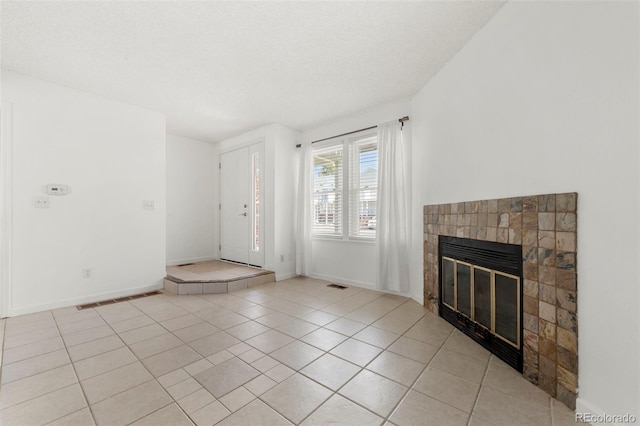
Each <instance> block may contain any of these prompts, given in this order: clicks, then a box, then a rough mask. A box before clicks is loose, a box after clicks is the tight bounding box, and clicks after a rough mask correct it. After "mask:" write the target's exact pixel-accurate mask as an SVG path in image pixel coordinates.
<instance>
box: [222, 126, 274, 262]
mask: <svg viewBox="0 0 640 426" xmlns="http://www.w3.org/2000/svg"><path fill="white" fill-rule="evenodd" d="M255 146H259V147H260V150H259V152H260V154H261V160H260V162H261V166H262V168H263V169H264V168H265V164H266V161H265V151H266V143H265V138H264V137H259V138H255V139H250V140H247V141H243V142H242V143H238V144H236V145H234V146H232V147H228V148H227V149H224V150H221V151H219V152H218V158H217V160H218V161H217V162H218V167H217V168H216V170H217V172H218V173H217V180H218V215H217V222H218V223H217V225H218V235H217V239H218V259H220V260H224V259H222V214H221V209H220V205H221V204H222V185H223V182H222V169H221V165H222V156H223V155H224V154H229V153H231V152H234V151H239V150H241V149H244V148H249V149H248V152H249V154H251V153H252V150H251V148H253V147H255ZM247 161H249V162H250V156H249V157H248V158H247ZM249 168H251V164H250V163H249ZM261 177H262V182H265V173H264V170H263V171H262V176H261ZM264 189H265V183H263V184H262V185H260V197H261V198H262V199H264V195H265V191H264ZM265 212H266V208H265V203H262V206H261V213H262V216H261V218H260V229H261V230H263V232H261V234H260V237H261V239H262V243H261V246H262V265H261V266H259V267H260V268H263V269H264V264H265V262H266V257H267V256H266V247H267V246H266V244H265V243H266V239H265V232H264V229H265V227H264V224H265V222H266V221H265ZM248 247H249V250H251V245H250V244H249V246H248ZM236 263H239V264H243V263H241V262H236ZM246 265H251V266H254V267H256V265H252V264H251V263H250V259H249V262H247V263H246Z"/></svg>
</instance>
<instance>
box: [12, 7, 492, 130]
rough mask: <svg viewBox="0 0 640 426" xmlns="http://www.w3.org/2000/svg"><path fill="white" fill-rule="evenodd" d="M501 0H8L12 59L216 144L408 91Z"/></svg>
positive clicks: (15, 66) (311, 121)
mask: <svg viewBox="0 0 640 426" xmlns="http://www.w3.org/2000/svg"><path fill="white" fill-rule="evenodd" d="M502 4H503V3H502V2H485V1H473V2H452V1H426V2H240V1H235V2H186V1H180V2H178V1H176V2H147V1H140V2H138V1H132V2H116V1H106V2H101V1H74V2H62V1H60V2H57V1H52V2H28V1H17V2H11V1H2V2H1V5H0V8H1V13H2V16H1V25H2V33H1V35H2V68H4V69H9V70H12V71H16V72H19V73H22V74H27V75H31V76H34V77H38V78H41V79H44V80H48V81H51V82H54V83H58V84H62V85H65V86H68V87H72V88H75V89H80V90H85V91H88V92H92V93H96V94H99V95H102V96H105V97H108V98H111V99H117V100H120V101H123V102H127V103H130V104H134V105H139V106H142V107H145V108H148V109H152V110H156V111H160V112H163V113H164V114H165V115H166V117H167V130H168V132H170V133H175V134H180V135H184V136H188V137H192V138H195V139H200V140H204V141H211V142H216V141H220V140H223V139H225V138H228V137H230V136H234V135H237V134H240V133H242V132H244V131H247V130H250V129H254V128H257V127H259V126H262V125H265V124H269V123H274V122H277V123H281V124H284V125H285V126H288V127H291V128H294V129H297V130H304V129H306V128H309V127H312V126H314V125H316V124H319V123H322V122H326V121H330V120H333V119H336V118H338V117H340V116H342V115H344V114H349V113H353V112H357V111H359V110H362V109H365V108H370V107H373V106H376V105H380V104H384V103H387V102H391V101H396V100H400V99H405V98H408V97H410V96H412V95H414V94H415V93H416V92H417V91H418V90H420V88H422V86H423V85H424V84H425V83H426V82H427V80H428V79H429V78H431V77H432V76H433V75H435V73H436V72H437V71H438V70H439V69H440V68H441V67H442V66H443V65H444V64H445V63H446V62H447V61H448V60H449V59H450V58H451V57H452V56H453V55H455V53H456V52H457V51H458V50H459V49H460V48H461V47H462V46H463V45H464V44H465V43H466V42H467V41H468V40H469V39H470V38H471V37H472V36H473V34H475V32H476V31H478V30H479V29H480V28H481V27H482V26H483V25H484V24H485V23H486V22H487V21H488V20H489V19H490V18H491V17H492V16H493V15H494V14H495V13H496V11H497V10H498V9H499V8H500V6H501V5H502Z"/></svg>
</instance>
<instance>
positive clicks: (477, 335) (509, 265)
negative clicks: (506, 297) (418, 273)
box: [438, 235, 523, 372]
mask: <svg viewBox="0 0 640 426" xmlns="http://www.w3.org/2000/svg"><path fill="white" fill-rule="evenodd" d="M438 246H439V250H438V252H439V255H438V258H439V259H438V265H439V270H440V271H441V273H440V277H439V280H438V281H439V294H440V298H439V301H438V311H439V314H440V316H441V317H442V318H444V319H445V320H447V321H448V322H449V323H451V324H452V325H454V326H455V327H456V328H458V329H459V330H460V331H462V332H463V333H465V334H466V335H468V336H469V337H471V338H472V339H473V340H475V341H476V342H478V343H479V344H480V345H482V346H483V347H485V348H486V349H487V350H489V351H490V352H491V353H493V354H495V355H496V356H497V357H499V358H500V359H502V360H503V361H504V362H506V363H507V364H508V365H510V366H511V367H513V368H514V369H516V370H518V371H519V372H522V371H523V339H522V333H523V329H522V316H523V303H522V300H523V286H522V282H523V281H522V246H516V245H511V244H501V243H493V242H486V241H478V240H469V239H463V238H456V237H448V236H442V235H441V236H440V237H439V242H438ZM445 260H447V261H453V262H454V275H453V277H454V298H455V299H454V304H455V305H456V306H455V307H454V306H450V305H448V304H447V303H445V301H444V294H445V293H444V291H443V285H444V278H445V274H444V261H445ZM457 264H463V265H466V266H469V267H470V269H469V273H470V277H469V279H470V283H469V291H470V303H471V317H469V316H467V315H465V314H464V313H462V312H460V311H458V310H457V296H458V295H457V279H458V278H457V273H456V271H457V266H456V265H457ZM473 268H478V269H481V270H484V271H487V272H490V273H491V308H492V309H491V329H488V328H487V327H486V326H484V325H482V324H480V323H478V322H476V321H474V320H473V318H474V309H475V307H474V274H473ZM496 273H497V274H500V275H503V276H506V277H508V278H511V279H514V280H515V281H516V285H517V291H516V294H517V302H516V303H517V307H516V312H517V315H516V317H517V342H516V344H513V342H511V341H510V340H508V339H506V338H505V337H503V336H501V335H500V334H498V333H496V332H495V315H496V311H495V302H496V301H495V275H496Z"/></svg>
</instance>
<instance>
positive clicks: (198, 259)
mask: <svg viewBox="0 0 640 426" xmlns="http://www.w3.org/2000/svg"><path fill="white" fill-rule="evenodd" d="M209 260H220V258H218V256H201V257H190V258H187V259H177V260H167V266H176V265H184V264H185V263H197V262H207V261H209Z"/></svg>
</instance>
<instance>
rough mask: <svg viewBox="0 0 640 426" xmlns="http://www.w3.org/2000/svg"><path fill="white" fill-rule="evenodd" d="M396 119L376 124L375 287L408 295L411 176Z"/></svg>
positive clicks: (407, 151) (404, 146)
mask: <svg viewBox="0 0 640 426" xmlns="http://www.w3.org/2000/svg"><path fill="white" fill-rule="evenodd" d="M407 143H408V138H407V141H405V140H404V138H403V131H402V126H401V123H400V122H399V121H398V120H394V121H390V122H388V123H383V124H380V125H378V206H377V212H376V215H377V219H376V220H377V248H378V288H380V289H382V290H388V291H392V292H395V293H408V292H409V265H410V262H409V254H410V252H409V247H410V244H411V241H410V236H411V234H410V223H411V221H410V217H409V212H410V204H409V203H410V200H411V198H410V197H411V187H410V179H409V176H411V173H410V170H409V164H410V163H409V160H410V159H409V147H408V146H406V144H407Z"/></svg>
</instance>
